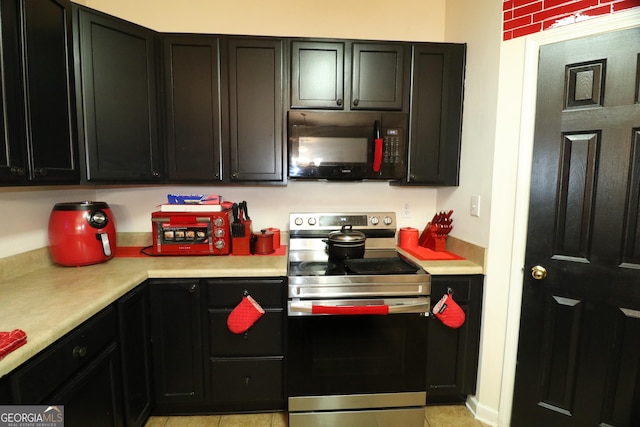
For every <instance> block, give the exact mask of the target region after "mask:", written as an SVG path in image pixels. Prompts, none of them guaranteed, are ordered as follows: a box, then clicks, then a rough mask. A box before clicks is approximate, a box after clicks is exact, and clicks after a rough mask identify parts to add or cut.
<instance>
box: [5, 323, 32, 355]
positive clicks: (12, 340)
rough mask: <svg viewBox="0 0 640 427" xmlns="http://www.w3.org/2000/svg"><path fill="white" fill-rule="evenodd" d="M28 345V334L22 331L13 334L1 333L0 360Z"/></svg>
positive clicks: (12, 332)
mask: <svg viewBox="0 0 640 427" xmlns="http://www.w3.org/2000/svg"><path fill="white" fill-rule="evenodd" d="M26 343H27V334H26V333H25V332H24V331H23V330H20V329H14V330H13V331H11V332H0V359H2V358H4V357H5V356H6V355H7V354H9V353H11V352H12V351H13V350H15V349H16V348H18V347H22V346H23V345H25V344H26Z"/></svg>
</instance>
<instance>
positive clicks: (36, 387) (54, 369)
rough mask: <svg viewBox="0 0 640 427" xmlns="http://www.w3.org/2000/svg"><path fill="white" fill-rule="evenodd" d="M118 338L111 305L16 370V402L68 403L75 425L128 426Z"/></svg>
mask: <svg viewBox="0 0 640 427" xmlns="http://www.w3.org/2000/svg"><path fill="white" fill-rule="evenodd" d="M117 339H118V334H117V316H116V310H115V309H114V308H113V307H109V308H107V309H105V310H103V311H102V312H100V313H99V314H97V315H95V316H94V317H93V318H91V319H90V320H88V321H87V322H85V323H84V324H83V325H81V326H79V327H78V328H77V329H75V330H74V331H72V332H70V333H69V334H68V335H66V336H65V337H63V338H61V339H60V340H59V341H58V342H56V343H55V344H53V345H52V346H50V347H49V348H47V349H46V350H45V351H44V352H42V353H40V354H39V355H38V356H36V357H34V358H33V359H31V360H30V361H29V362H27V363H25V364H24V365H23V366H22V367H20V368H18V369H17V370H16V371H14V372H13V373H11V374H10V376H9V381H10V386H11V393H12V401H13V403H14V404H19V405H64V406H65V425H66V426H69V427H76V426H77V427H86V426H87V425H91V426H105V427H106V426H123V425H124V418H123V413H122V408H123V405H122V392H121V390H122V388H121V387H122V382H121V381H122V380H121V378H122V369H121V363H120V354H119V349H118V343H117Z"/></svg>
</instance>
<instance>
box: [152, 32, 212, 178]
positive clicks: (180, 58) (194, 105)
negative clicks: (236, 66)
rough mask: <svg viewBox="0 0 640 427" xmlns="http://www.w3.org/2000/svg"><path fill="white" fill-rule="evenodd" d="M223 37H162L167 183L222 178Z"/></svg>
mask: <svg viewBox="0 0 640 427" xmlns="http://www.w3.org/2000/svg"><path fill="white" fill-rule="evenodd" d="M219 51H220V50H219V38H218V37H215V36H194V35H178V34H176V35H166V36H164V37H163V53H164V86H165V90H164V99H165V106H166V107H165V110H166V119H165V122H166V129H165V132H166V133H165V138H166V147H167V162H166V165H167V179H168V181H169V182H215V181H220V180H221V179H222V148H221V128H220V110H221V108H220V95H219V85H220V71H219V67H220V65H219V64H220V58H219Z"/></svg>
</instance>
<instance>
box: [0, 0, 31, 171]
mask: <svg viewBox="0 0 640 427" xmlns="http://www.w3.org/2000/svg"><path fill="white" fill-rule="evenodd" d="M18 4H19V3H18V2H16V1H3V2H0V37H1V39H0V43H1V46H2V49H1V50H0V53H1V54H2V58H0V59H1V60H0V143H1V145H0V182H2V183H21V182H26V181H27V163H26V161H27V146H26V144H25V137H24V131H25V125H24V124H25V121H24V115H23V109H22V105H23V104H22V103H23V101H22V99H21V97H22V76H21V74H20V70H21V62H20V26H19V20H18Z"/></svg>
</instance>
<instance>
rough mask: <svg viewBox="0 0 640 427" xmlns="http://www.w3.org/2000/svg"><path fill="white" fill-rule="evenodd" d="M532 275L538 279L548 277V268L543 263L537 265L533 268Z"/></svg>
mask: <svg viewBox="0 0 640 427" xmlns="http://www.w3.org/2000/svg"><path fill="white" fill-rule="evenodd" d="M531 276H533V278H534V279H536V280H542V279H544V278H545V277H547V269H546V268H544V267H543V266H541V265H536V266H535V267H533V268H532V269H531Z"/></svg>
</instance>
